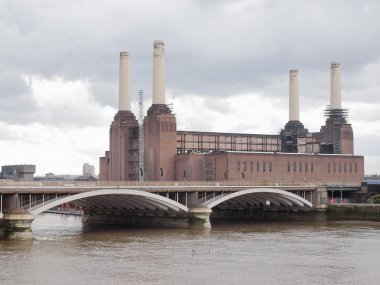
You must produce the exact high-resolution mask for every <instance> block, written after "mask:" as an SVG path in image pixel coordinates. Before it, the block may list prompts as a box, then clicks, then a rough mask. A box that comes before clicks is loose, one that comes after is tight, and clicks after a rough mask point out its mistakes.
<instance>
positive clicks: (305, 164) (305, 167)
mask: <svg viewBox="0 0 380 285" xmlns="http://www.w3.org/2000/svg"><path fill="white" fill-rule="evenodd" d="M306 172H307V162H305V173H306Z"/></svg>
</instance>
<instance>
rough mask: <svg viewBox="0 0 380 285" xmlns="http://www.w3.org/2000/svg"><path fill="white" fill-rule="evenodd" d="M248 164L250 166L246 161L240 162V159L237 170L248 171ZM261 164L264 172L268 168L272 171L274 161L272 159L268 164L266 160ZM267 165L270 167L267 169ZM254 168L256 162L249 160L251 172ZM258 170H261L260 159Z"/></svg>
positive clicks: (257, 163) (257, 165) (257, 164)
mask: <svg viewBox="0 0 380 285" xmlns="http://www.w3.org/2000/svg"><path fill="white" fill-rule="evenodd" d="M247 166H248V164H247V162H246V161H243V163H240V161H238V162H237V171H238V172H240V171H243V172H247ZM261 166H262V168H261V170H262V171H263V172H265V171H266V170H268V171H269V172H271V171H272V162H271V161H269V162H268V164H266V162H265V161H262V163H261ZM267 166H268V169H267ZM253 168H254V163H253V161H250V162H249V171H250V172H251V173H252V172H253V171H254V169H253ZM256 171H257V172H260V161H257V162H256Z"/></svg>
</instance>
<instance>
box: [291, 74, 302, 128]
mask: <svg viewBox="0 0 380 285" xmlns="http://www.w3.org/2000/svg"><path fill="white" fill-rule="evenodd" d="M299 113H300V110H299V87H298V70H290V71H289V121H299V120H300V114H299Z"/></svg>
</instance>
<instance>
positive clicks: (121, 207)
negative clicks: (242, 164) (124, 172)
mask: <svg viewBox="0 0 380 285" xmlns="http://www.w3.org/2000/svg"><path fill="white" fill-rule="evenodd" d="M68 202H73V203H75V204H77V205H78V206H81V207H84V208H85V209H86V211H91V210H93V211H116V212H123V211H136V210H137V211H157V210H158V211H163V212H176V213H181V212H186V213H187V212H188V208H187V207H186V206H184V205H182V204H180V203H178V202H176V201H174V200H171V199H169V198H166V197H163V196H160V195H157V194H152V193H149V192H145V191H139V190H132V189H102V190H94V191H88V192H84V193H79V194H75V195H72V196H66V197H64V198H61V197H60V198H58V199H52V200H48V201H45V202H44V203H43V204H39V205H36V206H34V207H33V208H31V209H30V213H31V214H33V215H38V214H40V213H42V212H44V211H47V210H49V209H51V208H54V207H57V206H59V205H61V204H64V203H68Z"/></svg>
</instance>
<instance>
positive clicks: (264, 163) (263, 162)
mask: <svg viewBox="0 0 380 285" xmlns="http://www.w3.org/2000/svg"><path fill="white" fill-rule="evenodd" d="M263 171H265V161H263Z"/></svg>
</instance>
